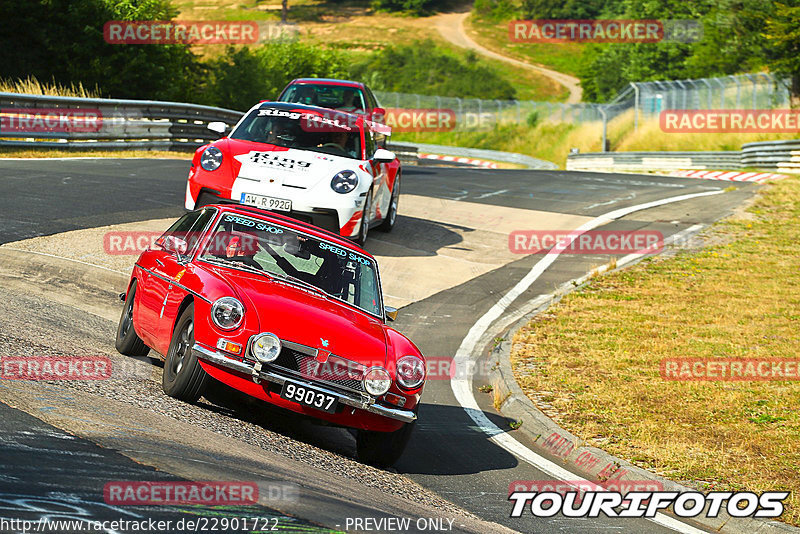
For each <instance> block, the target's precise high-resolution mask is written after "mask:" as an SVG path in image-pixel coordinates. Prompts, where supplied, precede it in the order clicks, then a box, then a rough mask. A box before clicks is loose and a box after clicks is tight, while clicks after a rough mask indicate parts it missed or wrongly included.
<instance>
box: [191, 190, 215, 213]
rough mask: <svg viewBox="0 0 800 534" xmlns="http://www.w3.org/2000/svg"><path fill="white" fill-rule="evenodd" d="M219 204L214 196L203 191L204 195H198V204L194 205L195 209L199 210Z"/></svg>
mask: <svg viewBox="0 0 800 534" xmlns="http://www.w3.org/2000/svg"><path fill="white" fill-rule="evenodd" d="M217 202H218V200H217V199H216V198H214V195H212V194H211V193H206V192H205V191H203V192H202V193H200V194H199V195H197V202H195V203H194V209H196V210H199V209H200V208H202V207H203V206H208V205H209V204H216V203H217Z"/></svg>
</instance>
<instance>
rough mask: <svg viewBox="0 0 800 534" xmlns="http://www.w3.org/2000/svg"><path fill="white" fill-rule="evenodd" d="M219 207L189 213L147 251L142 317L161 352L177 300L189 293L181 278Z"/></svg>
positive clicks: (170, 325)
mask: <svg viewBox="0 0 800 534" xmlns="http://www.w3.org/2000/svg"><path fill="white" fill-rule="evenodd" d="M216 211H217V210H216V209H212V208H204V209H202V210H197V211H192V212H189V213H187V214H186V215H184V216H183V217H181V218H180V219H178V221H177V222H176V223H175V224H173V225H172V226H171V227H170V228H169V229H168V230H167V231H166V232H165V233H164V235H163V236H161V237H160V238H159V239H158V241H157V245H156V246H155V247H154V249H153V250H150V251H148V252H147V253H146V256H147V265H145V266H144V267H145V268H147V269H149V270H150V271H151V272H150V274H149V276H148V277H147V285H146V294H145V295H143V299H142V301H141V313H140V319H141V324H142V326H143V330H144V331H145V332H147V335H148V337H150V338H151V339H152V344H153V345H154V347H153V348H155V349H156V350H157V351H158V352H160V353H162V354H165V351H166V348H167V347H168V346H169V342H170V338H171V337H172V326H173V324H174V323H175V320H176V319H177V318H176V317H174V314H175V312H176V310H177V304H175V300H176V299H177V301H178V304H180V301H181V300H182V299H183V296H185V294H186V291H185V290H184V289H181V288H180V282H179V280H180V278H181V277H182V276H183V273H184V272H185V271H186V269H187V263H188V262H189V260H190V259H191V258H192V256H193V254H194V252H195V249H196V248H197V246H198V244H199V242H200V241H201V237H202V234H203V232H204V231H205V230H206V226H207V225H208V223H209V222H210V220H211V219H212V218H213V217H214V215H216ZM137 326H138V324H137Z"/></svg>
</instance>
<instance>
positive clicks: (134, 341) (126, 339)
mask: <svg viewBox="0 0 800 534" xmlns="http://www.w3.org/2000/svg"><path fill="white" fill-rule="evenodd" d="M135 297H136V280H134V281H133V283H132V284H131V288H130V289H129V290H128V296H127V297H126V298H125V306H124V307H123V308H122V315H121V316H120V318H119V325H118V326H117V340H116V342H115V343H114V346H115V347H116V348H117V351H118V352H119V353H120V354H124V355H125V356H147V353H148V352H150V347H148V346H147V345H145V344H144V341H142V339H141V338H140V337H139V336H138V335H137V334H136V329H135V328H134V327H133V299H134V298H135Z"/></svg>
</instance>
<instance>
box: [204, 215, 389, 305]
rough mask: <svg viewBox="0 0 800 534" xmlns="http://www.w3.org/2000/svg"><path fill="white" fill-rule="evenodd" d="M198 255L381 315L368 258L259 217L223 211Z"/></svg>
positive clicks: (373, 268) (374, 272)
mask: <svg viewBox="0 0 800 534" xmlns="http://www.w3.org/2000/svg"><path fill="white" fill-rule="evenodd" d="M200 259H201V260H205V261H209V262H212V263H223V264H225V265H228V266H231V267H234V268H241V269H244V270H255V271H260V272H266V273H269V274H271V275H275V276H278V277H283V278H286V279H288V280H292V281H295V282H297V281H300V282H303V283H305V284H310V285H312V286H314V287H315V288H317V289H319V290H321V291H323V292H324V293H326V294H328V295H329V296H332V297H334V298H337V299H340V300H343V301H345V302H348V303H349V304H352V305H353V306H355V307H357V308H360V309H362V310H364V311H366V312H368V313H370V314H372V315H376V316H378V317H382V316H383V315H382V313H381V308H382V304H381V296H380V286H379V284H378V272H377V268H376V265H375V261H374V260H373V259H371V258H369V257H368V256H365V255H363V254H359V253H357V252H355V251H353V250H350V249H347V248H345V247H342V246H340V245H337V244H335V243H330V242H328V241H324V240H322V239H319V238H316V237H313V236H311V235H308V234H304V233H301V232H297V231H294V230H292V229H290V228H288V227H285V226H281V225H277V224H274V223H272V222H269V221H265V220H263V219H257V218H252V217H247V216H244V215H239V214H233V213H225V214H223V215H222V217H221V218H220V220H219V222H218V223H217V226H216V227H215V228H214V229H213V230H212V238H211V239H210V240H209V242H208V244H207V245H206V247H205V249H204V250H203V253H202V254H201V255H200Z"/></svg>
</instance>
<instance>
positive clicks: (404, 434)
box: [356, 421, 417, 467]
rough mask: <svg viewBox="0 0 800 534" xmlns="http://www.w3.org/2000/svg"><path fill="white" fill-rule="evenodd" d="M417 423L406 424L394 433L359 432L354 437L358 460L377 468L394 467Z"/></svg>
mask: <svg viewBox="0 0 800 534" xmlns="http://www.w3.org/2000/svg"><path fill="white" fill-rule="evenodd" d="M416 424H417V422H416V421H414V422H413V423H406V424H405V425H403V428H401V429H400V430H395V431H394V432H373V431H370V430H359V431H358V436H357V437H356V450H357V452H358V459H359V460H361V461H362V462H364V463H365V464H370V465H374V466H377V467H389V466H391V465H394V463H395V462H397V460H399V459H400V456H402V454H403V451H404V450H406V445H408V440H409V439H410V438H411V432H412V431H413V430H414V427H415V426H416Z"/></svg>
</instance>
